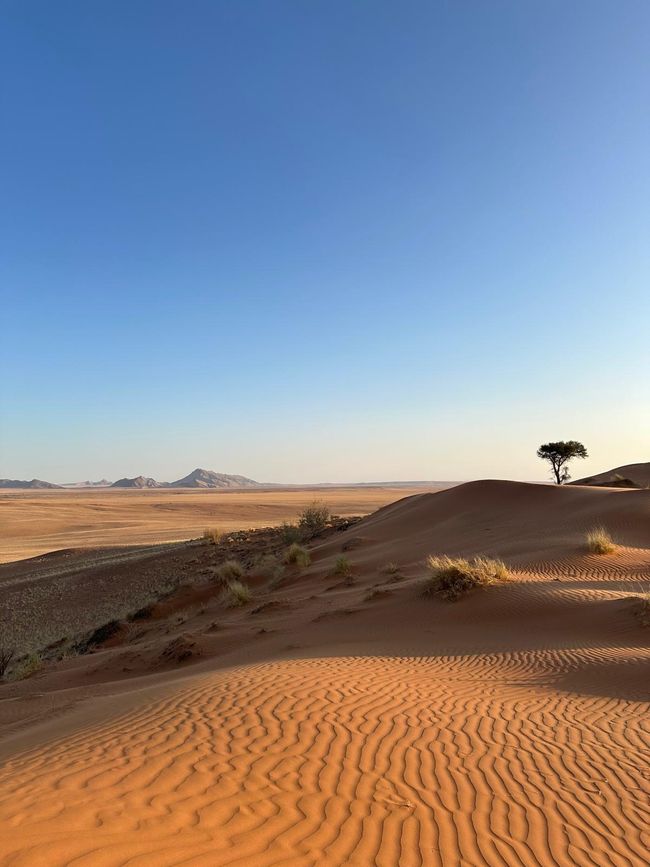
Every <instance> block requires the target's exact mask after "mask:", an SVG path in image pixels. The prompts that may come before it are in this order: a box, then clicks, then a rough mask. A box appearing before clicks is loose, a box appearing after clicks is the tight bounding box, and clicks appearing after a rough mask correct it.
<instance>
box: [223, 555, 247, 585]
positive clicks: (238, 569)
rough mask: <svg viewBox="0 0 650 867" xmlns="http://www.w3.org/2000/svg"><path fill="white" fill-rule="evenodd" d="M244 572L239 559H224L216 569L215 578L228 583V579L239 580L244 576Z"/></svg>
mask: <svg viewBox="0 0 650 867" xmlns="http://www.w3.org/2000/svg"><path fill="white" fill-rule="evenodd" d="M244 574H245V570H244V567H243V566H242V564H241V563H240V562H239V560H225V561H224V562H223V563H222V564H221V566H219V567H218V568H217V571H216V577H217V580H218V581H220V582H221V583H222V584H228V583H229V582H230V581H240V580H241V579H242V578H243V577H244Z"/></svg>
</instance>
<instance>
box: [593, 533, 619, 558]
mask: <svg viewBox="0 0 650 867" xmlns="http://www.w3.org/2000/svg"><path fill="white" fill-rule="evenodd" d="M587 550H588V551H590V553H592V554H611V553H612V552H613V551H615V550H616V545H614V543H613V542H612V537H611V536H610V535H609V533H608V532H607V530H606V529H605V528H604V527H594V529H593V530H589V532H588V533H587Z"/></svg>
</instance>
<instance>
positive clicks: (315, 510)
mask: <svg viewBox="0 0 650 867" xmlns="http://www.w3.org/2000/svg"><path fill="white" fill-rule="evenodd" d="M330 518H331V514H330V510H329V508H328V507H327V506H326V505H325V503H321V502H319V501H317V500H315V501H314V502H313V503H312V504H311V505H309V506H307V508H305V509H303V511H302V512H301V513H300V515H299V517H298V527H299V529H300V531H301V533H302V535H303V537H304V538H305V539H312V538H313V537H314V536H318V535H319V534H320V533H322V532H323V530H324V529H325V528H326V527H327V525H328V523H329V521H330Z"/></svg>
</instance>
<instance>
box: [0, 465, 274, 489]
mask: <svg viewBox="0 0 650 867" xmlns="http://www.w3.org/2000/svg"><path fill="white" fill-rule="evenodd" d="M258 487H261V485H260V482H256V481H254V480H253V479H248V478H247V477H246V476H231V475H228V473H215V472H214V471H213V470H203V469H201V468H200V467H198V468H197V469H196V470H193V471H192V472H191V473H190V474H189V475H188V476H184V478H182V479H177V480H176V481H175V482H157V481H156V479H151V478H148V477H147V476H136V477H135V478H133V479H128V478H124V479H118V480H117V482H109V481H108V479H101V480H100V481H99V482H90V481H88V482H68V483H67V484H65V485H54V484H52V483H51V482H42V481H41V480H40V479H32V480H31V482H27V481H23V480H20V479H0V488H139V489H143V488H258Z"/></svg>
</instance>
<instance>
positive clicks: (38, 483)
mask: <svg viewBox="0 0 650 867" xmlns="http://www.w3.org/2000/svg"><path fill="white" fill-rule="evenodd" d="M60 487H61V485H53V484H52V482H44V481H42V480H41V479H32V480H31V481H30V482H28V481H25V480H24V479H0V488H60Z"/></svg>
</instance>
